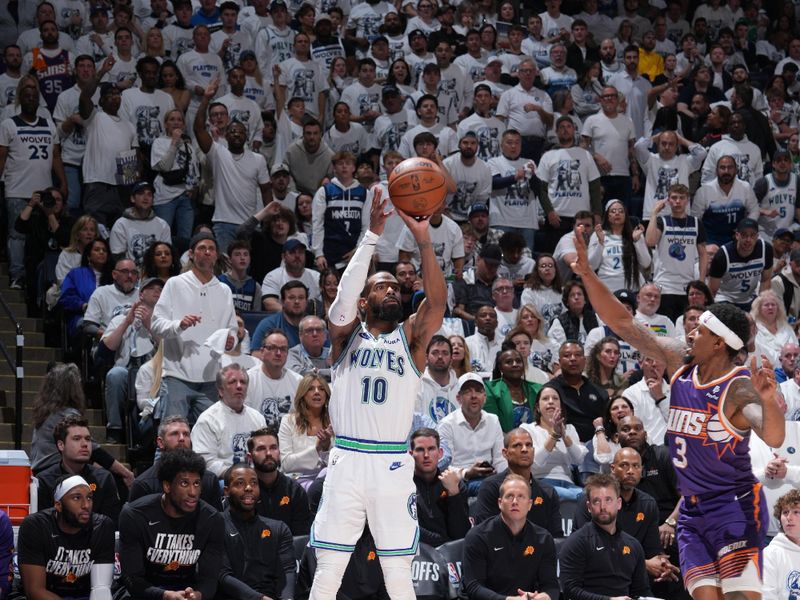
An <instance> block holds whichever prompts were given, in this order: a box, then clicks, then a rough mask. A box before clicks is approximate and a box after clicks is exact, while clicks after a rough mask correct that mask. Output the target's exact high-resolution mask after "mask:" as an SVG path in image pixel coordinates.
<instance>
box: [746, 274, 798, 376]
mask: <svg viewBox="0 0 800 600" xmlns="http://www.w3.org/2000/svg"><path fill="white" fill-rule="evenodd" d="M750 316H752V317H753V320H754V321H755V323H756V339H755V342H756V355H757V356H759V355H761V354H764V355H765V356H766V357H767V358H768V359H769V360H770V362H771V363H772V364H773V365H776V364H778V362H780V352H781V348H782V347H783V345H784V344H796V343H797V336H795V334H794V331H793V330H792V327H791V326H790V325H789V321H788V319H787V318H786V309H785V308H784V306H783V302H781V300H780V298H778V296H777V294H776V293H775V292H773V291H772V290H764V291H763V292H761V293H760V294H759V295H758V297H756V299H755V300H754V301H753V306H752V308H751V309H750Z"/></svg>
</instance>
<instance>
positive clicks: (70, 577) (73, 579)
mask: <svg viewBox="0 0 800 600" xmlns="http://www.w3.org/2000/svg"><path fill="white" fill-rule="evenodd" d="M77 580H78V576H77V575H75V573H73V572H72V571H70V572H69V573H67V575H66V577H64V581H65V582H67V583H75V582H76V581H77Z"/></svg>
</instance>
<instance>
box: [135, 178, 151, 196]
mask: <svg viewBox="0 0 800 600" xmlns="http://www.w3.org/2000/svg"><path fill="white" fill-rule="evenodd" d="M143 190H150V191H151V192H155V188H154V187H153V184H152V183H150V182H149V181H137V182H136V183H134V184H133V188H132V189H131V195H133V194H138V193H139V192H141V191H143Z"/></svg>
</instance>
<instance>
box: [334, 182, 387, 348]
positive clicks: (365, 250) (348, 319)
mask: <svg viewBox="0 0 800 600" xmlns="http://www.w3.org/2000/svg"><path fill="white" fill-rule="evenodd" d="M387 203H388V198H387V199H384V200H383V201H381V199H380V194H379V193H378V192H377V191H376V194H375V199H374V200H373V202H372V206H371V208H370V221H369V231H367V232H366V233H365V234H364V237H363V238H362V239H361V242H360V243H359V245H358V247H357V248H356V251H355V252H354V253H353V256H352V258H351V259H350V262H348V263H347V268H345V270H344V273H342V278H341V279H340V280H339V287H338V289H337V290H336V298H335V299H334V301H333V303H332V304H331V307H330V308H329V309H328V331H329V332H330V336H331V354H330V356H331V360H332V361H333V362H335V361H336V360H337V359H338V358H339V354H340V353H341V352H342V350H343V349H344V346H345V344H346V343H347V338H349V337H350V334H351V333H352V331H353V328H354V327H356V325H357V324H358V322H359V320H358V301H359V299H360V298H361V292H362V290H363V289H364V284H365V283H366V281H367V275H368V274H369V267H370V264H371V263H372V255H373V254H374V253H375V247H376V245H377V243H378V238H379V237H380V236H381V234H382V233H383V229H384V227H385V226H386V219H388V218H389V215H391V214H392V212H393V211H392V210H390V211H389V212H388V213H384V210H385V209H386V205H387Z"/></svg>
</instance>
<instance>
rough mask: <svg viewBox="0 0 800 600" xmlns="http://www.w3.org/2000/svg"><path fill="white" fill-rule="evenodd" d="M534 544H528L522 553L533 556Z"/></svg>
mask: <svg viewBox="0 0 800 600" xmlns="http://www.w3.org/2000/svg"><path fill="white" fill-rule="evenodd" d="M533 552H534V550H533V546H528V547H527V548H525V552H523V553H522V555H523V556H532V555H533Z"/></svg>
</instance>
